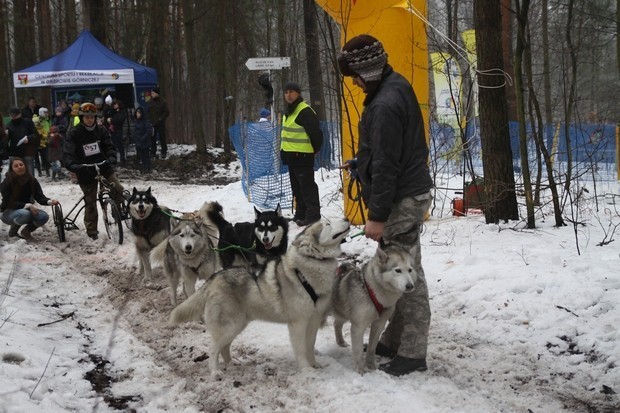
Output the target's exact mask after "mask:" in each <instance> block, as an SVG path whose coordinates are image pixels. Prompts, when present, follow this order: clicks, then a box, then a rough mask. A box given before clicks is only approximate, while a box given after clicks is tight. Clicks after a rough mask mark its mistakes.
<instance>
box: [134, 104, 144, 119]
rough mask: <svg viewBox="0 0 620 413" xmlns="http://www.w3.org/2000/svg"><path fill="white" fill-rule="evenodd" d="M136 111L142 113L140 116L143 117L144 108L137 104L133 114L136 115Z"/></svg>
mask: <svg viewBox="0 0 620 413" xmlns="http://www.w3.org/2000/svg"><path fill="white" fill-rule="evenodd" d="M138 112H140V114H141V115H142V117H144V109H142V107H141V106H138V107H137V108H136V113H135V115H137V114H138Z"/></svg>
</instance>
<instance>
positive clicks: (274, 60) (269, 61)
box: [245, 57, 291, 70]
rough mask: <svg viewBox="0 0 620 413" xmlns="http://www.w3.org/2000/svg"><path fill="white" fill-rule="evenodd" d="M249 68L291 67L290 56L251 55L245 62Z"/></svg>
mask: <svg viewBox="0 0 620 413" xmlns="http://www.w3.org/2000/svg"><path fill="white" fill-rule="evenodd" d="M245 65H246V67H247V68H248V69H250V70H268V69H282V68H283V67H291V58H290V57H251V58H249V59H248V60H247V62H245Z"/></svg>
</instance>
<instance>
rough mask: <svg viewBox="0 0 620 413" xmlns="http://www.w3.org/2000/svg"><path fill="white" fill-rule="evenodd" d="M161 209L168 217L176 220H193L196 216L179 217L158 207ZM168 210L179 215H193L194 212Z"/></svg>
mask: <svg viewBox="0 0 620 413" xmlns="http://www.w3.org/2000/svg"><path fill="white" fill-rule="evenodd" d="M160 209H161V211H162V212H163V213H164V215H167V216H169V217H170V218H174V219H176V220H177V221H195V220H196V219H197V218H181V217H177V216H176V215H173V214H171V213H170V212H168V211H166V210H164V209H163V208H160ZM169 211H171V212H177V213H179V214H181V215H190V216H195V214H194V213H193V212H183V211H177V210H176V209H169Z"/></svg>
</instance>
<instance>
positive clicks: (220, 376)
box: [211, 369, 224, 380]
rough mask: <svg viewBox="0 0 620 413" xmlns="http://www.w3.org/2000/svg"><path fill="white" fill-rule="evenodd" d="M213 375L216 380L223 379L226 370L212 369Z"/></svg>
mask: <svg viewBox="0 0 620 413" xmlns="http://www.w3.org/2000/svg"><path fill="white" fill-rule="evenodd" d="M211 377H212V378H213V379H214V380H222V379H223V378H224V372H223V371H222V369H217V370H212V371H211Z"/></svg>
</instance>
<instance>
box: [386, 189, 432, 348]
mask: <svg viewBox="0 0 620 413" xmlns="http://www.w3.org/2000/svg"><path fill="white" fill-rule="evenodd" d="M431 201H432V196H431V194H430V192H428V193H425V194H422V195H417V196H414V197H408V198H405V199H403V200H401V201H400V202H399V203H397V204H395V205H393V207H392V213H391V214H390V216H389V218H388V220H387V222H386V223H385V229H384V231H383V242H384V243H385V244H386V245H390V244H392V245H394V244H395V245H399V246H401V247H403V248H405V249H407V250H413V254H414V262H415V270H416V272H417V275H418V278H417V280H416V281H415V284H414V290H413V291H412V292H410V293H407V294H403V296H402V297H401V298H400V299H399V300H398V302H397V303H396V309H395V311H394V315H393V316H392V318H391V319H390V323H389V324H388V326H387V328H386V329H385V331H384V332H383V334H382V335H381V342H382V343H383V344H385V345H386V346H387V347H389V348H391V349H393V350H398V355H400V356H403V357H409V358H415V359H425V358H426V349H427V346H428V329H429V326H430V323H431V309H430V304H429V300H428V287H427V285H426V277H425V276H424V269H423V268H422V251H421V248H420V229H421V226H422V223H423V222H424V215H425V214H426V212H427V211H428V209H429V207H430V205H431Z"/></svg>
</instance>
